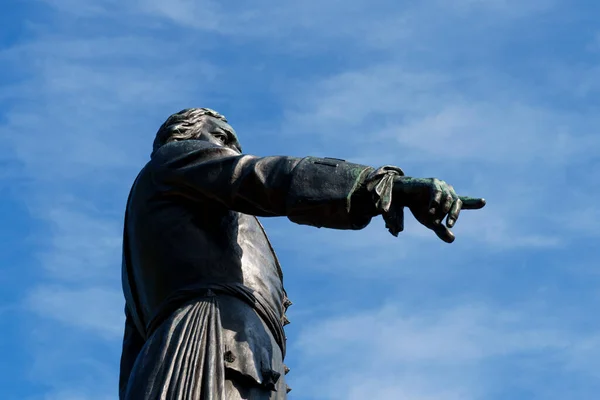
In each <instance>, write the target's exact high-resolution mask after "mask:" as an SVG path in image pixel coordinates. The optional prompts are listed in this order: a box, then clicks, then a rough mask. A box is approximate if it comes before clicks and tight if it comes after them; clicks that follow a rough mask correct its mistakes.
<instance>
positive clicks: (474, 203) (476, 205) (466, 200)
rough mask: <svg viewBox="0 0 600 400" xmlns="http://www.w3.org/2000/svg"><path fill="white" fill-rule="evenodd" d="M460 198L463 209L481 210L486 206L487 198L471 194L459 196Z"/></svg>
mask: <svg viewBox="0 0 600 400" xmlns="http://www.w3.org/2000/svg"><path fill="white" fill-rule="evenodd" d="M459 199H461V200H462V203H463V204H462V207H461V208H462V209H463V210H479V209H480V208H483V207H484V206H485V199H480V198H477V197H469V196H459Z"/></svg>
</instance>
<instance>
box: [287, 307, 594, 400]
mask: <svg viewBox="0 0 600 400" xmlns="http://www.w3.org/2000/svg"><path fill="white" fill-rule="evenodd" d="M559 318H566V320H568V319H569V318H568V317H565V316H561V317H558V316H556V317H554V316H552V315H551V314H543V313H542V314H540V309H539V307H531V306H530V305H529V306H528V305H524V306H522V307H520V308H519V309H515V310H502V309H494V308H491V307H489V306H485V305H475V304H473V305H469V304H458V305H450V304H448V305H444V306H442V305H441V304H440V307H439V308H437V309H431V308H427V307H423V308H421V309H413V308H410V309H406V308H403V307H402V306H399V305H396V304H395V303H391V304H387V305H384V306H382V307H381V308H378V309H368V310H361V311H358V312H355V313H353V312H350V311H348V312H346V313H345V315H341V316H340V315H336V316H329V317H327V318H320V319H317V320H313V321H310V322H309V323H306V324H305V325H304V326H303V328H302V329H301V334H300V338H299V340H298V341H297V342H296V344H295V347H294V350H295V354H296V357H298V358H299V359H300V363H299V365H300V367H299V369H300V371H298V370H295V374H296V375H297V376H296V377H294V379H296V380H297V382H296V386H297V387H298V389H297V393H298V394H299V395H301V396H303V397H305V398H318V399H361V398H365V397H367V396H368V397H372V398H390V399H391V398H393V399H406V400H415V399H423V400H425V399H482V398H486V399H492V398H493V399H495V398H502V397H501V395H500V397H497V396H498V387H496V382H495V381H496V379H495V376H494V369H493V368H491V366H493V365H506V366H507V368H518V370H519V371H521V373H525V374H527V373H529V374H530V376H531V377H532V379H533V377H534V376H538V375H539V374H540V373H542V374H543V373H545V372H543V371H542V372H540V370H538V369H536V367H535V365H539V363H544V362H546V361H545V360H553V362H555V360H556V359H557V358H558V359H559V360H560V362H559V364H558V366H557V368H558V371H556V375H561V374H562V373H567V374H568V372H565V371H567V368H568V366H569V365H570V364H569V363H570V362H571V360H572V357H573V355H575V354H577V355H578V356H580V357H581V359H579V360H577V363H578V365H579V366H582V365H587V364H585V363H586V362H587V363H589V362H590V361H592V360H593V356H592V354H589V353H588V354H585V353H584V349H585V348H586V346H587V347H589V340H588V339H585V338H586V337H587V338H590V339H591V338H592V337H593V334H590V335H588V336H585V335H584V336H583V337H582V335H581V334H580V333H576V332H575V331H573V330H571V329H569V327H568V325H562V326H561V327H559V326H558V325H556V320H558V319H559ZM563 320H564V319H563ZM582 339H585V341H584V343H588V344H587V345H582V344H576V343H578V342H579V341H580V340H582ZM584 354H585V355H584ZM529 359H534V360H536V361H535V364H529V363H528V362H527V361H526V360H529ZM516 360H523V361H522V362H521V365H519V366H518V367H517V365H518V364H519V361H516ZM553 365H555V364H553ZM579 371H580V370H579ZM590 372H591V373H593V371H590ZM577 373H579V372H577ZM505 378H506V379H508V380H505V381H503V382H502V383H501V385H502V386H505V387H507V386H512V385H517V386H518V385H519V382H518V376H517V375H512V376H510V377H505ZM308 382H314V384H312V385H308ZM563 389H564V388H563ZM530 390H532V393H536V389H534V388H530ZM561 390H562V389H561ZM544 391H545V390H544V389H542V388H540V393H543V392H544Z"/></svg>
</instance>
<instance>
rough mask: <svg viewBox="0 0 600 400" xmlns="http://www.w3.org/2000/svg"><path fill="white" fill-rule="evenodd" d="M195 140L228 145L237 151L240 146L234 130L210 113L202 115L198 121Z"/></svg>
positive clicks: (240, 150) (239, 149)
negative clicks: (197, 132)
mask: <svg viewBox="0 0 600 400" xmlns="http://www.w3.org/2000/svg"><path fill="white" fill-rule="evenodd" d="M198 131H199V134H198V136H197V137H196V139H197V140H205V141H207V142H210V143H213V144H215V145H217V146H224V147H228V148H230V149H232V150H234V151H236V152H238V153H241V152H242V146H241V145H240V142H239V140H238V137H237V134H236V133H235V130H233V128H232V127H231V125H229V124H228V123H227V122H225V121H223V120H221V119H218V118H214V117H212V116H210V115H205V116H203V117H202V118H201V119H200V121H199V126H198Z"/></svg>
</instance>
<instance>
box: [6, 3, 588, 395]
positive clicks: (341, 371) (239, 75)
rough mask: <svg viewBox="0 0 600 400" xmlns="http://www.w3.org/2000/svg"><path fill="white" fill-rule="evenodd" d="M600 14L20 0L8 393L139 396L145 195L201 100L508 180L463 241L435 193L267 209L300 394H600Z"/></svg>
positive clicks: (288, 142) (545, 9) (252, 137)
mask: <svg viewBox="0 0 600 400" xmlns="http://www.w3.org/2000/svg"><path fill="white" fill-rule="evenodd" d="M224 3H226V4H224ZM249 3H251V5H249ZM598 15H600V5H598V4H597V3H596V2H592V1H577V0H574V1H566V0H528V1H517V0H454V1H443V0H421V1H399V0H387V1H386V0H348V1H339V0H320V1H313V0H304V1H296V2H292V1H279V2H276V1H265V0H257V1H253V2H242V1H230V2H216V1H209V0H202V1H200V0H198V1H193V0H167V1H161V0H131V1H129V0H119V1H117V0H94V1H92V0H53V1H49V0H21V1H17V0H5V1H4V3H3V12H2V14H1V15H0V26H1V28H0V85H1V86H2V90H0V138H1V139H2V143H3V145H2V146H1V147H0V165H1V166H2V169H1V170H0V185H1V186H0V187H1V190H2V196H1V197H0V209H1V210H2V211H1V212H2V221H3V224H2V225H1V226H0V254H1V257H2V259H1V265H2V269H1V270H0V285H1V289H2V290H0V319H1V321H2V333H0V354H2V357H1V361H0V388H1V389H0V392H1V393H2V398H3V399H9V400H17V399H18V400H21V399H31V400H42V399H43V400H55V399H56V400H58V399H60V400H104V399H115V398H116V396H117V372H118V358H119V355H120V340H121V330H122V323H123V316H122V306H123V300H122V295H121V292H120V246H121V228H122V216H123V210H124V202H125V200H126V197H127V193H128V190H129V187H130V184H131V182H132V180H133V178H134V177H135V175H136V173H137V172H138V170H139V168H141V167H142V166H143V165H144V163H145V162H146V161H147V160H148V157H149V153H150V151H151V147H152V140H153V137H154V134H155V132H156V129H157V128H158V126H160V124H161V123H162V122H163V121H164V119H165V118H166V117H167V116H168V115H169V114H171V113H172V112H176V111H178V110H180V109H182V108H186V107H194V106H199V107H211V108H214V109H216V110H218V111H220V112H222V113H223V114H225V115H226V116H227V117H228V118H229V120H230V122H231V123H232V125H233V126H234V127H235V128H236V130H237V132H238V134H239V136H240V139H241V142H242V144H243V146H244V150H245V151H246V152H248V153H250V154H256V155H259V156H266V155H292V156H306V155H314V156H330V157H337V158H345V159H348V160H352V161H355V162H361V163H365V164H368V165H373V166H380V165H384V164H394V165H398V166H400V167H402V168H403V169H404V170H405V172H406V173H407V175H411V176H422V177H431V176H435V177H439V178H441V179H444V180H446V181H448V182H450V183H451V184H453V185H454V187H455V188H456V189H457V191H458V192H459V193H462V194H468V195H473V196H483V197H485V198H486V199H487V200H488V205H487V207H486V208H485V209H484V210H482V211H479V212H464V213H463V214H462V215H461V218H460V219H459V221H458V224H457V226H456V228H455V230H454V231H455V233H456V235H457V240H456V242H455V243H454V244H452V245H447V244H445V243H443V242H441V241H439V240H438V239H437V238H436V237H435V235H433V234H432V233H431V232H429V231H427V230H426V229H425V228H423V227H420V226H418V224H416V223H415V222H414V220H412V217H411V218H407V219H408V221H407V227H406V230H405V232H403V233H402V234H401V235H400V237H399V238H394V237H392V236H391V235H389V234H388V233H387V231H386V230H385V228H384V224H383V222H382V221H381V220H379V219H377V220H374V221H373V223H372V224H371V225H370V226H369V227H368V228H366V229H365V230H363V231H358V232H340V231H328V230H318V229H313V228H309V227H302V226H296V225H294V224H292V223H290V222H289V221H287V220H286V219H283V218H282V219H271V220H263V222H264V223H265V225H266V228H267V230H268V232H269V234H270V236H271V238H272V241H273V244H274V246H275V248H276V249H277V250H278V254H279V256H280V259H281V262H282V264H283V268H284V273H285V281H286V286H287V289H288V292H289V294H290V297H291V298H292V300H293V301H294V306H292V307H291V308H290V310H289V316H290V319H291V320H292V324H291V325H289V326H288V329H287V336H288V338H289V354H288V359H287V361H288V364H289V366H290V367H291V368H292V371H291V372H290V374H289V375H288V380H289V384H290V386H291V387H292V388H293V391H292V392H291V393H290V399H293V400H321V399H322V400H342V399H343V400H362V399H365V398H369V399H398V400H458V399H460V400H475V399H485V400H496V399H498V400H505V399H515V400H516V399H527V400H534V399H543V400H553V399H574V400H587V399H590V400H591V399H597V393H598V392H599V391H600V372H598V371H599V370H600V368H599V367H600V361H599V360H600V320H599V319H598V311H597V310H598V308H599V306H600V292H599V290H598V288H599V287H600V274H599V271H600V269H599V267H600V266H599V265H598V246H597V243H598V239H599V236H600V224H599V223H598V221H599V220H600V212H599V211H598V208H597V202H598V198H599V197H600V185H599V184H598V178H597V177H598V176H599V174H600V157H599V156H600V136H599V135H598V126H600V117H599V116H598V115H599V113H598V111H599V104H600V103H599V102H598V100H599V92H600V24H599V23H598V18H597V16H598Z"/></svg>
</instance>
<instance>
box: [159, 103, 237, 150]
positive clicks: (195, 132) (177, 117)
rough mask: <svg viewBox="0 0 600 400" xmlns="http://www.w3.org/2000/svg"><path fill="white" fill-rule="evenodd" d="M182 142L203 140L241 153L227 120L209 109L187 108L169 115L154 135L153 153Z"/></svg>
mask: <svg viewBox="0 0 600 400" xmlns="http://www.w3.org/2000/svg"><path fill="white" fill-rule="evenodd" d="M182 140H203V141H207V142H210V143H212V144H214V145H216V146H221V147H227V148H229V149H231V150H233V151H235V152H236V153H240V154H241V152H242V146H241V145H240V142H239V140H238V137H237V135H236V133H235V130H233V128H232V127H231V125H229V124H228V123H227V119H226V118H225V117H224V116H223V115H221V114H219V113H218V112H216V111H215V110H211V109H209V108H187V109H185V110H181V111H180V112H178V113H175V114H173V115H171V116H170V117H169V118H168V119H167V120H166V121H165V122H164V123H163V124H162V126H161V127H160V128H159V130H158V132H157V133H156V138H155V139H154V144H153V153H154V152H156V151H157V150H158V149H159V148H160V147H161V146H162V145H164V144H166V143H168V142H176V141H182Z"/></svg>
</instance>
